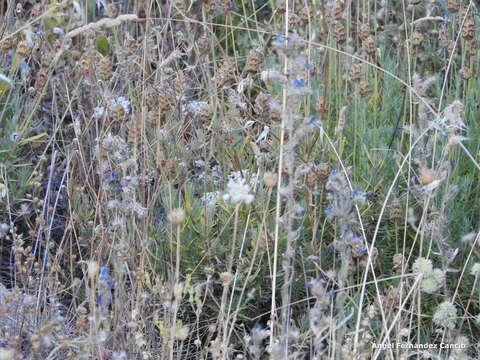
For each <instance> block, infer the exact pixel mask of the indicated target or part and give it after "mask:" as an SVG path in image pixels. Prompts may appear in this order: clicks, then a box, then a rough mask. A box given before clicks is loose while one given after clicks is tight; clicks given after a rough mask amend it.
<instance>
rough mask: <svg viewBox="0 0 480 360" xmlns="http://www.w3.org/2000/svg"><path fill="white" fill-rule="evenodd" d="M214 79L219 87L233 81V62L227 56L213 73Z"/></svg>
mask: <svg viewBox="0 0 480 360" xmlns="http://www.w3.org/2000/svg"><path fill="white" fill-rule="evenodd" d="M215 80H216V81H217V83H218V86H219V87H224V86H225V85H227V84H229V83H232V82H234V81H235V63H234V62H233V60H232V59H231V58H229V57H227V58H225V59H224V60H223V63H222V66H220V67H219V68H218V70H217V72H216V74H215Z"/></svg>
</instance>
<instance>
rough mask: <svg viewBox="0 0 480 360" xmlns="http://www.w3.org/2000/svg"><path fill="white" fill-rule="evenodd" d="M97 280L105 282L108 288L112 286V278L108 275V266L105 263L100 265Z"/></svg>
mask: <svg viewBox="0 0 480 360" xmlns="http://www.w3.org/2000/svg"><path fill="white" fill-rule="evenodd" d="M98 281H100V282H102V283H103V284H105V285H106V286H107V287H108V288H109V289H111V288H112V286H113V280H112V278H111V277H110V274H109V273H108V267H107V266H106V265H103V266H101V267H100V273H99V275H98Z"/></svg>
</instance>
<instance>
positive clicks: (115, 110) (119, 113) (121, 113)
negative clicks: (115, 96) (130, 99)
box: [109, 103, 125, 121]
mask: <svg viewBox="0 0 480 360" xmlns="http://www.w3.org/2000/svg"><path fill="white" fill-rule="evenodd" d="M109 110H110V112H109V114H110V116H111V118H112V120H114V121H122V120H123V119H124V118H125V108H124V107H123V106H122V104H119V103H115V104H114V105H112V106H110V107H109Z"/></svg>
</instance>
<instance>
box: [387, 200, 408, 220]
mask: <svg viewBox="0 0 480 360" xmlns="http://www.w3.org/2000/svg"><path fill="white" fill-rule="evenodd" d="M404 213H405V211H404V210H403V208H402V203H401V202H400V200H399V199H393V201H392V204H391V205H390V207H389V209H388V215H389V218H390V219H391V220H392V221H393V222H395V223H397V224H398V223H400V222H401V221H402V219H403V216H404Z"/></svg>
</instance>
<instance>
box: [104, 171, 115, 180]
mask: <svg viewBox="0 0 480 360" xmlns="http://www.w3.org/2000/svg"><path fill="white" fill-rule="evenodd" d="M117 176H118V173H117V172H116V171H115V170H108V171H107V172H105V180H106V181H112V180H115V178H116V177H117Z"/></svg>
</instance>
